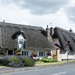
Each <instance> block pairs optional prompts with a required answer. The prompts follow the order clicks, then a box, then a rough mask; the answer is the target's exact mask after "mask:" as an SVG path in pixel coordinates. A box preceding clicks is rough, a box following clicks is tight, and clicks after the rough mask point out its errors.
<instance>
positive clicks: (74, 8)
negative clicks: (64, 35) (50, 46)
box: [0, 0, 75, 32]
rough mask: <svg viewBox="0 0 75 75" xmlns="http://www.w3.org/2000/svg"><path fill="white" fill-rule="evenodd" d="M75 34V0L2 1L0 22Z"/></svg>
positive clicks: (0, 2) (0, 0) (0, 4)
mask: <svg viewBox="0 0 75 75" xmlns="http://www.w3.org/2000/svg"><path fill="white" fill-rule="evenodd" d="M3 20H5V21H6V22H9V23H17V24H25V25H32V26H41V27H43V28H46V25H49V27H56V26H57V27H61V28H64V29H67V30H69V29H70V28H72V30H73V31H74V32H75V0H0V21H1V22H2V21H3Z"/></svg>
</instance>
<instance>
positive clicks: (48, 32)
mask: <svg viewBox="0 0 75 75" xmlns="http://www.w3.org/2000/svg"><path fill="white" fill-rule="evenodd" d="M46 36H47V38H48V39H50V28H48V25H47V28H46Z"/></svg>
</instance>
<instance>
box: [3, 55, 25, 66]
mask: <svg viewBox="0 0 75 75" xmlns="http://www.w3.org/2000/svg"><path fill="white" fill-rule="evenodd" d="M2 63H3V64H4V65H6V66H10V67H22V66H24V64H23V62H22V60H21V59H20V58H19V57H18V56H6V57H5V58H4V59H3V60H2Z"/></svg>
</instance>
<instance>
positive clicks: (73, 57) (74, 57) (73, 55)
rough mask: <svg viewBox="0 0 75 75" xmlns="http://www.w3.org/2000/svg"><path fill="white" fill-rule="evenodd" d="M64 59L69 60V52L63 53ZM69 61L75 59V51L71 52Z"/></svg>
mask: <svg viewBox="0 0 75 75" xmlns="http://www.w3.org/2000/svg"><path fill="white" fill-rule="evenodd" d="M62 59H67V51H62ZM68 59H75V52H74V51H69V54H68Z"/></svg>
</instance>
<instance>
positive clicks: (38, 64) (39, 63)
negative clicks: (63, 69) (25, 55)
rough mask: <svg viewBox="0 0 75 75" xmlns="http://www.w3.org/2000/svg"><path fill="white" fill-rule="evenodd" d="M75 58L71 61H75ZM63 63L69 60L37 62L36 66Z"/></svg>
mask: <svg viewBox="0 0 75 75" xmlns="http://www.w3.org/2000/svg"><path fill="white" fill-rule="evenodd" d="M74 61H75V60H69V61H68V63H69V62H74ZM63 63H67V61H59V62H51V63H44V62H41V61H39V62H36V64H35V66H44V65H53V64H63Z"/></svg>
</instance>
